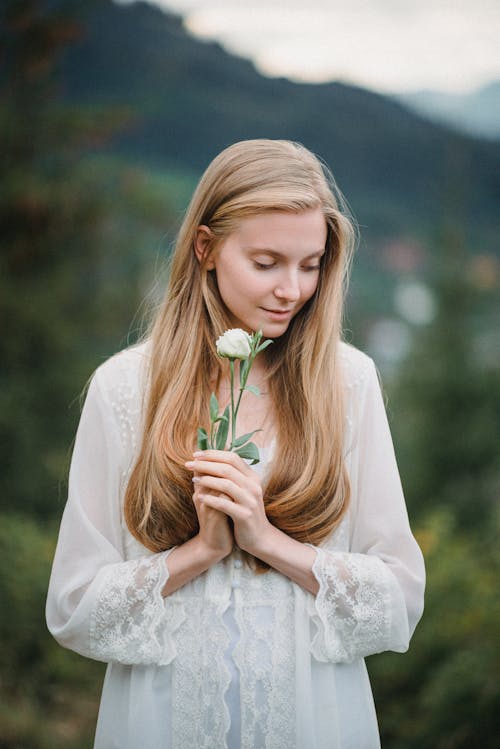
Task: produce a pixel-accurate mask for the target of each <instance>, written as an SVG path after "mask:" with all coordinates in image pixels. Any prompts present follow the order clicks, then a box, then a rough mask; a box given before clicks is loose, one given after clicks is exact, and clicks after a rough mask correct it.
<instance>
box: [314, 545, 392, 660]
mask: <svg viewBox="0 0 500 749" xmlns="http://www.w3.org/2000/svg"><path fill="white" fill-rule="evenodd" d="M316 551H317V556H316V559H315V561H314V564H313V568H312V571H313V574H314V576H315V577H316V580H317V581H318V584H319V586H320V587H319V591H318V593H317V595H316V598H312V599H310V606H309V609H310V610H309V613H310V615H311V617H312V619H313V621H314V622H315V624H316V626H317V633H316V635H315V637H314V639H313V642H312V645H311V651H312V654H313V655H314V657H315V658H316V659H317V660H319V661H332V662H334V663H340V662H349V661H352V660H354V659H356V658H361V657H363V658H364V657H365V656H367V655H371V654H372V653H379V652H381V651H384V650H387V646H388V640H389V638H390V628H391V600H390V581H389V577H388V574H389V573H388V571H387V570H386V569H385V567H384V563H383V562H382V560H381V559H379V558H378V557H375V556H368V555H365V554H353V553H344V552H334V553H330V552H327V551H324V550H323V549H319V548H317V549H316Z"/></svg>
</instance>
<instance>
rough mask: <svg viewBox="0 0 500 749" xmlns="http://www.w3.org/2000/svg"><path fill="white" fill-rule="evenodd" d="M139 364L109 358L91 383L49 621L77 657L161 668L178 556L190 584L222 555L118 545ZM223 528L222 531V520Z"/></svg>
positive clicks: (169, 645) (168, 648)
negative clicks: (155, 551) (188, 568)
mask: <svg viewBox="0 0 500 749" xmlns="http://www.w3.org/2000/svg"><path fill="white" fill-rule="evenodd" d="M134 356H135V358H134ZM137 357H138V355H137V354H135V355H133V354H132V353H131V352H125V353H122V354H120V355H118V357H114V358H113V359H111V360H109V361H108V362H106V363H105V364H104V365H102V366H101V367H100V368H99V369H98V370H97V372H96V373H95V375H94V377H93V379H92V381H91V384H90V387H89V390H88V393H87V397H86V400H85V404H84V408H83V411H82V415H81V419H80V423H79V426H78V431H77V436H76V440H75V446H74V450H73V456H72V461H71V469H70V476H69V491H68V501H67V504H66V507H65V510H64V514H63V518H62V522H61V528H60V532H59V539H58V543H57V548H56V553H55V558H54V563H53V567H52V573H51V579H50V584H49V591H48V596H47V606H46V617H47V625H48V628H49V630H50V631H51V633H52V634H53V636H54V637H55V638H56V639H57V640H58V642H59V643H60V644H61V645H63V646H64V647H68V648H70V649H72V650H75V651H76V652H78V653H80V654H81V655H84V656H87V657H90V658H95V659H96V660H102V661H108V662H109V661H118V662H121V663H129V664H131V663H158V664H160V665H162V664H166V663H169V662H170V661H171V660H172V658H173V657H174V655H175V648H174V645H173V640H172V635H173V633H174V632H175V630H176V629H177V628H178V627H179V626H180V623H181V622H182V619H183V616H184V614H183V606H182V603H181V602H180V601H179V600H173V599H170V598H164V595H165V594H166V593H171V592H172V590H174V589H176V588H177V587H179V586H180V585H182V584H184V582H185V580H186V569H185V566H184V569H183V561H182V560H183V558H184V560H186V559H187V560H188V562H189V565H190V566H191V572H192V575H191V576H194V575H196V574H199V572H198V570H200V571H202V569H203V568H205V569H206V568H207V567H208V566H210V564H211V563H212V562H213V561H215V560H216V559H217V557H218V554H220V553H221V549H220V548H219V549H214V548H213V547H212V546H211V544H210V543H208V544H207V542H206V539H203V538H201V539H198V541H194V540H193V542H188V544H187V545H186V548H183V547H178V548H176V549H170V550H168V551H165V552H161V553H158V554H152V553H149V552H147V551H146V550H145V549H144V550H143V553H141V551H140V550H141V547H140V545H139V544H138V543H137V544H136V546H137V549H134V552H135V554H134V556H136V558H133V559H130V558H127V557H129V556H130V553H127V552H126V551H125V548H124V539H126V538H128V539H129V540H130V536H129V534H128V533H127V532H126V530H125V528H124V525H123V519H122V500H123V491H124V487H125V484H126V478H127V470H128V468H129V466H130V463H131V460H132V458H133V453H134V444H133V435H134V430H135V433H137V426H136V424H135V418H136V416H137V413H138V412H139V409H140V395H139V393H138V384H137V371H136V370H137ZM222 520H223V522H224V523H225V525H226V526H227V518H226V517H224V516H222ZM134 543H135V542H134ZM228 546H229V544H228ZM193 547H194V548H193ZM231 547H232V538H231V539H230V546H229V551H230V548H231ZM195 548H198V553H196V552H195ZM215 551H216V552H217V553H214V552H215ZM227 553H229V552H227ZM174 554H175V556H173V555H174ZM171 555H172V556H173V560H174V561H173V562H172V570H170V569H169V566H167V560H168V559H169V558H170V556H171ZM193 561H195V562H196V565H197V566H196V568H193V566H192V565H193ZM170 579H172V582H170V586H169V580H170Z"/></svg>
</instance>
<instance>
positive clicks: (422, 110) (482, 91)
mask: <svg viewBox="0 0 500 749" xmlns="http://www.w3.org/2000/svg"><path fill="white" fill-rule="evenodd" d="M396 99H397V100H398V101H400V102H402V103H403V104H406V105H407V106H408V107H410V109H412V110H414V111H415V112H417V113H419V114H422V115H424V116H426V117H428V118H429V119H431V120H433V121H435V122H441V123H444V124H445V125H450V126H452V127H455V128H458V129H460V130H463V131H464V132H467V133H469V134H471V135H475V136H478V137H484V138H491V139H500V80H499V81H493V82H492V83H490V84H488V85H487V86H483V87H482V88H479V89H477V90H476V91H472V92H471V93H468V94H449V93H445V92H443V91H430V90H423V91H415V92H411V93H407V94H400V95H398V96H397V97H396Z"/></svg>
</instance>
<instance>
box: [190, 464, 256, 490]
mask: <svg viewBox="0 0 500 749" xmlns="http://www.w3.org/2000/svg"><path fill="white" fill-rule="evenodd" d="M186 466H187V467H188V468H190V470H193V471H194V475H195V476H200V475H210V476H217V477H219V478H222V479H227V480H229V481H233V482H234V483H235V484H238V485H239V486H241V487H242V488H243V487H245V486H248V484H249V482H251V483H252V484H255V485H257V486H260V479H259V477H258V476H257V474H256V473H255V471H252V470H251V469H250V471H249V472H248V471H246V470H245V471H242V470H240V468H239V467H237V466H235V465H233V464H232V463H229V462H219V461H209V460H200V459H197V460H195V461H189V462H188V463H186Z"/></svg>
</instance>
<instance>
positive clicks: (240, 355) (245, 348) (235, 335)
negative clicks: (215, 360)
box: [215, 328, 251, 359]
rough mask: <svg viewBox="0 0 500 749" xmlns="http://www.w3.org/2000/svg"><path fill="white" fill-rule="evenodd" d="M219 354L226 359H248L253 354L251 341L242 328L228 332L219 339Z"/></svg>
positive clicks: (217, 343) (217, 344)
mask: <svg viewBox="0 0 500 749" xmlns="http://www.w3.org/2000/svg"><path fill="white" fill-rule="evenodd" d="M215 345H216V346H217V353H218V354H219V356H224V357H226V359H248V357H249V356H250V353H251V348H250V345H251V339H250V336H249V335H248V333H246V332H245V331H244V330H241V328H232V329H231V330H226V332H225V333H224V335H221V336H220V338H218V339H217V341H216V344H215Z"/></svg>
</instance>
